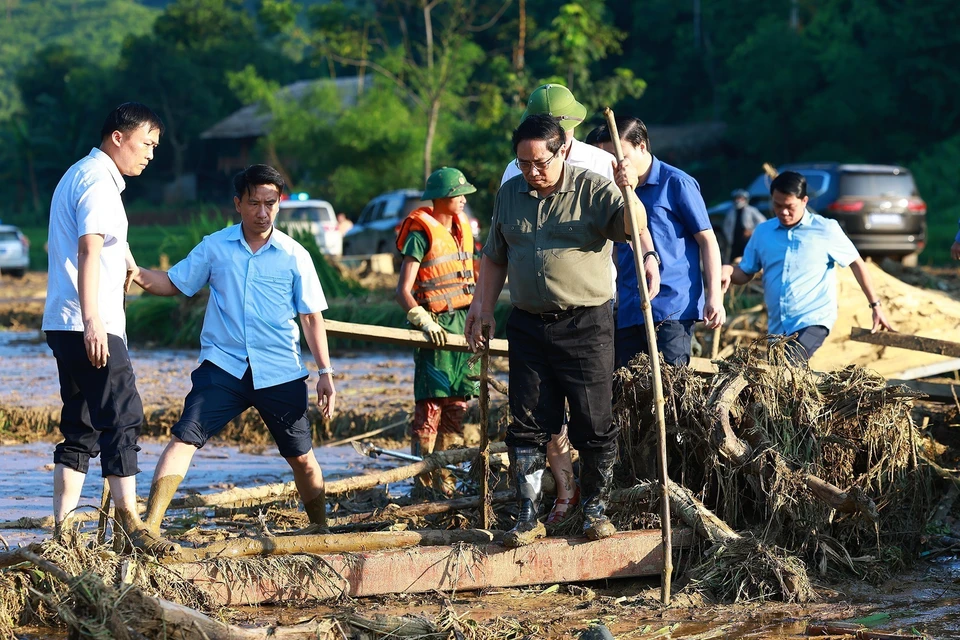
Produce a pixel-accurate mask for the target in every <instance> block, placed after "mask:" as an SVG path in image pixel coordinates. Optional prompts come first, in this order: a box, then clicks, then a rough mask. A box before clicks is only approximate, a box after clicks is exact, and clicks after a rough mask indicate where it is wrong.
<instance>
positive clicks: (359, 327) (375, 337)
mask: <svg viewBox="0 0 960 640" xmlns="http://www.w3.org/2000/svg"><path fill="white" fill-rule="evenodd" d="M324 325H325V326H326V328H327V335H328V336H333V337H335V338H347V339H350V340H360V341H363V342H378V343H381V344H395V345H400V346H408V347H418V348H420V349H446V350H448V351H461V352H469V351H470V347H469V346H467V339H466V338H464V337H463V336H462V335H460V334H457V333H448V334H447V344H446V345H445V346H443V347H437V346H436V345H435V344H433V343H432V342H430V339H429V338H428V337H427V336H426V335H424V333H423V331H415V330H413V329H396V328H394V327H379V326H377V325H373V324H359V323H356V322H340V321H339V320H326V319H325V320H324ZM507 354H508V352H507V341H506V340H500V339H494V340H491V341H490V355H492V356H506V355H507Z"/></svg>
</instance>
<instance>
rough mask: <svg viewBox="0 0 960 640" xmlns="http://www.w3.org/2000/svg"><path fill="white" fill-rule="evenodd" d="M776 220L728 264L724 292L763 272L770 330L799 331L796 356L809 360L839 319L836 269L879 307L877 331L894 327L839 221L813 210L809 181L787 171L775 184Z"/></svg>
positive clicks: (875, 311) (772, 186)
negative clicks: (733, 263)
mask: <svg viewBox="0 0 960 640" xmlns="http://www.w3.org/2000/svg"><path fill="white" fill-rule="evenodd" d="M770 199H771V208H772V210H773V212H774V214H776V218H775V219H772V220H767V221H766V222H764V223H761V224H760V225H758V226H757V227H756V229H755V230H754V232H753V235H752V236H751V237H750V240H749V241H748V242H747V246H746V249H745V250H744V252H743V259H742V260H741V261H740V264H739V265H737V266H731V265H724V266H723V274H722V281H723V290H724V291H726V290H727V288H728V287H729V286H730V284H731V282H732V283H733V284H746V283H748V282H750V281H751V280H752V279H753V277H754V275H756V274H757V272H759V271H761V270H762V271H763V294H764V300H765V301H766V303H767V316H768V320H767V333H769V334H781V335H793V334H796V343H797V345H798V347H795V348H794V349H793V351H792V352H791V356H792V357H793V358H794V359H795V360H797V361H803V362H806V361H807V360H809V359H810V357H811V356H813V354H814V352H815V351H816V350H817V349H818V348H819V347H820V345H822V344H823V341H824V340H825V339H826V337H827V335H828V334H829V333H830V329H831V328H833V323H834V322H835V321H836V319H837V285H836V277H835V274H834V268H835V267H837V266H840V267H847V266H849V267H850V269H851V270H852V271H853V275H854V277H855V278H856V279H857V283H858V284H859V285H860V288H861V289H862V290H863V294H864V295H865V296H866V297H867V302H868V303H869V305H870V309H871V310H872V311H873V327H872V329H871V330H872V331H873V332H876V331H878V330H880V329H881V328H883V329H887V330H889V331H893V327H891V326H890V323H889V322H888V321H887V318H886V316H884V313H883V309H882V308H881V304H880V299H879V298H878V297H877V295H876V293H875V292H874V290H873V283H872V281H871V278H870V272H869V271H867V268H866V265H865V264H864V262H863V259H862V258H861V257H860V254H859V253H858V252H857V250H856V248H855V247H854V246H853V243H852V242H850V239H849V238H847V236H846V235H844V233H843V231H841V229H840V225H839V224H837V221H836V220H830V219H828V218H824V217H823V216H820V215H817V214H815V213H813V212H812V211H808V210H807V202H808V200H809V198H808V197H807V181H806V178H804V177H803V175H801V174H799V173H797V172H795V171H785V172H783V173H781V174H780V175H779V176H777V177H776V178H775V179H774V180H773V182H772V183H771V184H770Z"/></svg>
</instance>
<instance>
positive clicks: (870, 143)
mask: <svg viewBox="0 0 960 640" xmlns="http://www.w3.org/2000/svg"><path fill="white" fill-rule="evenodd" d="M148 4H149V5H151V6H145V5H148ZM153 7H160V9H155V8H153ZM794 7H796V9H797V10H796V11H795V12H794V11H793V10H792V8H794ZM2 8H4V7H2V6H0V10H2ZM6 8H7V9H8V12H9V19H7V20H6V21H0V174H2V176H3V178H4V180H3V181H2V182H0V190H2V191H4V194H5V195H6V196H7V200H8V201H10V202H13V203H14V205H13V206H14V208H19V209H24V210H39V211H42V210H43V208H44V205H45V202H46V201H47V199H48V198H49V196H50V194H51V192H52V189H53V186H54V185H55V183H56V180H57V178H58V177H59V175H60V174H61V173H62V171H63V170H64V169H65V168H66V166H68V165H69V164H70V163H71V162H73V161H75V160H76V159H77V157H79V156H80V155H82V154H83V153H84V152H85V151H86V150H87V148H89V146H92V145H93V144H95V143H96V140H95V139H94V138H95V137H96V128H97V126H96V125H97V123H99V121H100V119H101V118H102V117H103V115H104V114H105V111H106V109H108V108H109V107H110V106H112V105H113V104H116V103H117V102H120V101H122V100H130V99H138V100H142V101H144V102H146V103H147V104H150V105H151V106H153V107H154V108H156V109H157V110H158V111H159V112H160V114H161V116H162V117H163V118H164V120H165V122H166V124H167V127H168V130H167V134H166V136H165V139H164V140H162V141H161V147H160V150H159V152H158V155H157V159H156V161H155V163H154V166H152V167H151V170H150V172H149V174H148V176H147V177H145V178H144V179H141V180H137V181H132V182H131V190H132V192H131V197H136V196H137V194H138V191H137V190H138V189H141V188H142V187H141V186H140V185H144V184H149V183H150V181H154V182H156V183H162V182H165V181H169V180H170V179H172V178H174V177H175V176H177V175H180V174H182V173H190V172H191V171H193V170H195V168H196V162H197V159H198V158H199V155H200V154H199V153H198V151H199V149H200V142H199V140H198V137H199V134H200V132H202V131H203V130H204V129H206V128H207V127H209V126H210V125H212V124H213V123H215V122H217V121H218V120H219V119H221V118H224V117H226V116H227V115H229V114H230V113H231V112H232V111H234V110H235V109H236V108H238V107H239V106H240V105H241V104H252V103H254V102H258V103H259V104H260V105H261V107H260V108H261V109H262V110H263V111H264V112H266V113H269V115H270V116H272V119H273V125H272V130H271V132H270V134H269V135H268V136H267V137H266V138H265V139H264V140H262V141H261V149H260V151H261V159H263V160H268V161H270V162H276V163H278V164H281V165H283V168H284V169H285V171H286V173H287V175H289V176H290V178H291V180H292V181H293V182H294V183H295V184H297V185H298V186H300V187H302V188H305V189H309V190H311V191H316V192H317V193H318V194H322V196H323V197H325V198H327V199H330V200H331V201H333V202H334V203H335V204H336V206H337V207H338V208H339V209H343V210H345V211H347V212H348V213H353V214H355V213H356V212H358V211H359V208H360V207H361V206H362V205H363V203H364V202H366V201H367V200H368V199H369V198H371V197H373V196H375V195H377V194H378V193H380V192H382V191H385V190H388V189H394V188H401V187H419V186H421V185H422V182H423V179H424V176H425V174H426V173H428V172H429V171H430V169H432V168H434V167H436V166H441V165H451V166H458V167H460V168H461V169H463V170H464V171H465V172H466V173H467V175H468V177H469V178H470V179H471V181H472V182H474V183H475V184H477V185H478V187H480V191H479V192H478V193H477V194H475V195H473V196H471V204H472V205H473V206H474V209H475V211H477V212H478V213H479V214H480V215H481V216H483V215H484V214H485V212H486V211H487V210H488V208H489V205H490V203H491V200H492V194H493V193H494V192H495V189H496V187H497V186H498V184H499V178H500V174H501V172H502V170H503V167H504V166H505V164H506V163H507V162H508V161H509V160H510V157H511V153H510V144H509V137H510V132H511V131H512V129H513V128H514V127H515V126H516V124H517V118H518V117H519V114H520V113H521V112H522V110H523V106H524V103H525V101H526V99H527V97H528V95H529V93H530V91H531V90H532V89H533V88H535V87H536V86H537V85H538V84H540V83H542V82H544V81H556V82H562V83H565V84H567V85H569V86H570V87H571V88H572V89H573V91H574V92H575V94H576V95H577V97H578V98H579V99H580V100H581V101H582V102H584V103H585V104H586V105H587V106H588V108H589V109H590V110H591V111H596V110H597V109H599V108H600V107H602V106H605V105H608V104H609V105H613V106H614V107H615V108H616V109H617V111H618V113H630V114H635V115H638V116H640V117H642V118H643V119H644V120H645V121H647V122H648V123H651V124H681V123H690V122H703V121H719V122H723V123H725V124H726V125H727V134H726V142H725V144H724V145H723V146H722V147H720V148H719V149H713V150H712V151H711V152H710V154H703V155H700V156H696V155H694V156H692V157H691V156H688V157H687V158H685V160H684V163H685V164H684V168H685V169H688V170H690V171H691V172H693V173H694V175H695V177H697V178H698V179H699V180H700V182H701V184H702V185H703V187H704V190H705V193H706V194H707V196H708V199H714V196H715V195H725V194H726V193H728V192H729V190H730V189H731V188H733V187H736V186H742V185H744V184H745V183H746V182H748V181H749V180H750V179H751V178H752V177H753V176H755V175H756V174H757V172H758V171H759V165H760V163H761V162H764V161H769V162H772V163H774V164H778V163H782V162H787V161H797V160H838V161H869V162H898V163H903V164H906V165H908V166H910V167H911V168H913V169H914V171H915V173H916V175H917V178H918V182H919V184H920V187H921V189H922V193H924V194H925V196H929V198H928V199H929V200H930V201H931V206H930V213H929V216H930V217H931V218H932V219H933V218H936V217H938V216H945V215H954V213H955V207H954V208H952V209H951V208H950V207H953V205H952V203H953V202H956V201H958V198H957V197H956V195H955V192H956V191H957V187H955V186H954V183H955V182H956V181H954V180H952V179H951V178H950V176H949V171H950V170H951V168H952V166H953V165H954V164H955V162H954V161H955V159H956V157H955V156H956V154H957V149H958V143H957V142H956V141H957V139H958V137H960V109H958V108H957V107H956V104H958V97H960V68H958V67H957V65H956V63H955V60H956V59H957V57H958V54H960V32H958V31H957V29H956V28H955V27H956V25H957V24H960V4H958V3H956V2H953V0H873V1H870V2H867V1H865V0H797V1H792V0H740V1H739V2H735V3H734V2H718V1H712V0H709V1H708V0H702V1H701V2H696V3H694V2H677V1H676V0H641V1H639V2H638V1H637V0H567V1H565V2H561V3H557V2H554V1H552V0H490V1H488V2H477V1H476V0H322V1H321V0H300V2H299V3H295V2H293V1H292V0H168V1H164V0H150V2H149V3H147V2H144V1H142V0H141V1H139V2H138V1H137V0H33V1H29V2H28V1H25V0H19V1H11V2H8V3H7V5H6ZM24 34H29V36H25V35H24ZM353 75H360V76H363V77H364V78H365V80H366V82H365V83H364V84H363V85H362V86H363V90H362V91H361V92H360V94H359V97H358V100H357V101H356V104H355V105H353V104H352V103H351V104H349V106H344V102H343V100H342V99H341V97H340V96H339V95H335V94H334V93H331V92H330V91H328V90H323V89H317V90H316V91H314V92H310V93H308V95H306V96H305V97H302V98H301V99H294V100H291V99H282V97H278V94H277V92H276V91H277V89H278V88H279V87H282V86H284V85H287V84H289V83H290V82H293V81H294V80H303V79H312V78H343V77H345V76H353ZM91 123H92V124H91ZM589 126H590V125H589V123H588V124H587V125H584V126H582V127H580V131H578V135H579V136H581V137H582V136H583V135H585V134H586V131H587V129H588V128H589ZM652 143H653V149H654V150H655V151H656V150H657V149H658V141H657V139H656V137H654V139H653V140H652ZM134 183H136V184H134ZM139 193H140V194H141V195H145V194H147V193H151V194H154V196H153V197H155V194H156V191H155V190H154V191H152V192H148V191H147V190H146V189H144V190H143V191H140V192H139ZM941 203H942V204H941ZM944 212H947V213H944Z"/></svg>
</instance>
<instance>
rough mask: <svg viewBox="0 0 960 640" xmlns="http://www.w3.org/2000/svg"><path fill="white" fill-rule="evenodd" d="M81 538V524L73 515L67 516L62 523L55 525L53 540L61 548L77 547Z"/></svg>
mask: <svg viewBox="0 0 960 640" xmlns="http://www.w3.org/2000/svg"><path fill="white" fill-rule="evenodd" d="M79 538H80V523H79V522H77V519H76V518H75V517H74V515H73V513H70V514H67V517H65V518H64V519H63V520H61V521H60V522H57V523H56V524H54V525H53V539H54V540H55V541H56V542H57V543H58V544H59V545H61V546H64V547H73V546H76V544H77V541H78V540H79Z"/></svg>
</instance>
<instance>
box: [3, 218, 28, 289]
mask: <svg viewBox="0 0 960 640" xmlns="http://www.w3.org/2000/svg"><path fill="white" fill-rule="evenodd" d="M29 268H30V240H28V239H27V236H25V235H23V232H21V231H20V229H18V228H16V227H14V226H13V225H9V224H2V225H0V273H9V274H10V275H12V276H13V277H14V278H22V277H23V274H24V273H26V271H27V269H29Z"/></svg>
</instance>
